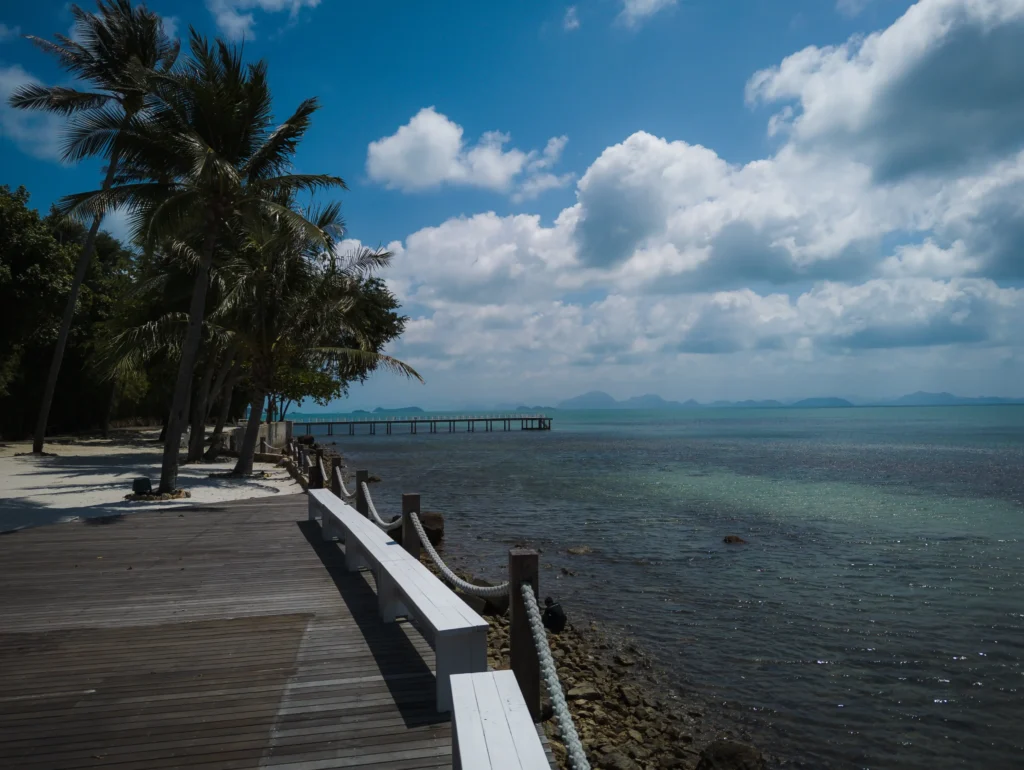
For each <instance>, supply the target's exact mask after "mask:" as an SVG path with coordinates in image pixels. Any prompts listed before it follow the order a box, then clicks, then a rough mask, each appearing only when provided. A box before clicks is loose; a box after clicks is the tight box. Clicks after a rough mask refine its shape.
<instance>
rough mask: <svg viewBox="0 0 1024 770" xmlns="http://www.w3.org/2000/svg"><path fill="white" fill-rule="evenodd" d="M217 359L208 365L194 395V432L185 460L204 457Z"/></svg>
mask: <svg viewBox="0 0 1024 770" xmlns="http://www.w3.org/2000/svg"><path fill="white" fill-rule="evenodd" d="M216 363H217V362H216V359H214V360H211V361H210V362H209V363H208V364H207V365H206V371H205V372H203V378H202V379H201V380H200V381H199V383H198V384H197V387H198V392H197V393H194V394H193V395H192V407H191V408H192V434H191V435H190V436H189V441H188V457H187V458H186V460H185V462H188V463H195V462H199V461H200V460H202V459H203V439H205V438H206V413H207V411H208V409H207V405H208V403H209V399H210V386H211V385H212V384H213V375H214V374H215V373H216V371H217V365H216Z"/></svg>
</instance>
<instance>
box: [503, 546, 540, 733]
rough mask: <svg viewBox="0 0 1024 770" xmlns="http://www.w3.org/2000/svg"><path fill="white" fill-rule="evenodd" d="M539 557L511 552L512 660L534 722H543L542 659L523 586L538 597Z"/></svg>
mask: <svg viewBox="0 0 1024 770" xmlns="http://www.w3.org/2000/svg"><path fill="white" fill-rule="evenodd" d="M539 566H540V564H539V556H538V554H537V552H536V551H534V550H532V549H529V548H511V549H509V552H508V581H509V592H510V602H509V611H510V612H511V619H510V622H509V630H508V641H509V648H510V649H509V655H510V657H511V659H512V672H513V673H514V674H515V675H516V681H517V682H519V689H520V690H522V693H523V698H524V699H525V700H526V707H527V709H529V711H530V716H531V717H533V721H534V722H539V721H540V658H539V657H538V656H537V648H536V647H535V646H534V644H533V632H532V631H530V619H529V617H528V616H527V614H526V603H525V602H524V601H523V595H522V593H521V592H520V588H519V587H520V586H521V585H522V584H523V583H529V584H530V585H531V586H533V595H534V596H537V591H538V577H539V571H540V570H539Z"/></svg>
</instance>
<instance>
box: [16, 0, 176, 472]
mask: <svg viewBox="0 0 1024 770" xmlns="http://www.w3.org/2000/svg"><path fill="white" fill-rule="evenodd" d="M97 8H98V10H97V12H96V13H89V12H87V11H84V10H82V9H81V8H79V7H78V6H77V5H72V6H71V13H72V15H73V16H74V19H75V27H74V29H75V38H76V39H75V40H72V39H70V38H67V37H65V36H64V35H55V36H54V37H55V39H56V42H53V41H50V40H45V39H43V38H39V37H34V36H32V35H28V36H27V37H28V39H29V40H31V41H32V42H33V43H35V44H36V45H37V46H38V47H39V48H41V49H42V50H43V51H45V52H47V53H49V54H52V55H54V56H55V57H57V59H58V60H59V62H60V64H61V67H63V68H64V69H65V70H66V71H67V72H69V73H70V74H72V75H73V76H74V77H75V78H77V79H79V80H80V81H82V85H83V86H85V87H86V88H87V90H79V89H77V88H68V87H65V86H44V85H39V84H28V85H24V86H21V87H20V88H18V89H17V90H15V92H14V93H13V94H12V95H11V97H10V100H9V102H10V104H11V106H12V107H17V108H19V109H28V110H44V111H46V112H52V113H56V114H59V115H66V116H70V117H71V118H72V120H73V122H72V130H71V131H70V132H69V134H68V136H67V141H66V143H65V147H64V152H63V157H64V160H65V161H78V160H81V159H82V158H84V157H86V156H89V155H103V156H105V157H106V158H107V172H106V178H105V179H104V181H103V188H104V189H107V188H109V187H110V185H111V184H112V182H113V180H114V177H115V174H116V173H117V166H118V144H119V143H118V137H119V136H120V134H121V132H122V131H123V130H124V129H125V128H126V127H127V126H128V125H129V124H131V123H132V121H134V120H135V119H136V116H137V115H138V114H139V113H140V112H141V111H142V110H143V109H144V108H145V106H146V103H147V98H148V96H149V93H150V73H151V71H153V70H162V71H167V70H169V69H170V68H171V67H172V66H173V65H174V62H175V59H176V58H177V56H178V43H177V41H172V40H170V39H169V38H168V37H167V35H166V34H164V30H163V25H162V23H161V20H160V17H159V16H157V15H156V14H155V13H153V12H151V11H149V10H147V9H146V8H145V7H144V6H137V7H135V8H133V7H132V5H131V2H129V0H99V2H98V3H97ZM97 126H102V128H103V130H102V131H96V130H95V129H96V127H97ZM102 219H103V211H101V210H98V211H96V212H95V214H94V215H93V220H92V226H91V227H90V228H89V232H88V235H87V236H86V239H85V243H84V244H83V245H82V252H81V254H80V255H79V257H78V264H77V265H76V266H75V275H74V279H73V280H72V283H71V291H70V292H69V294H68V299H67V304H66V306H65V308H64V316H63V318H62V319H61V325H60V332H59V333H58V335H57V345H56V347H55V348H54V351H53V359H52V361H51V363H50V371H49V374H48V376H47V378H46V385H45V387H44V388H43V400H42V403H41V404H40V406H39V417H38V419H37V421H36V430H35V437H34V440H33V442H32V451H33V452H35V453H36V454H38V453H41V452H42V451H43V442H44V439H45V437H46V425H47V421H48V420H49V417H50V406H51V404H52V403H53V394H54V391H55V389H56V387H57V377H58V376H59V374H60V367H61V362H62V361H63V359H64V349H65V347H66V345H67V341H68V333H69V332H70V330H71V321H72V318H73V316H74V313H75V305H76V303H77V302H78V293H79V290H80V289H81V287H82V282H83V281H84V280H85V273H86V270H87V269H88V267H89V262H90V261H91V260H92V256H93V252H94V251H95V248H96V234H97V233H98V232H99V229H100V222H101V221H102Z"/></svg>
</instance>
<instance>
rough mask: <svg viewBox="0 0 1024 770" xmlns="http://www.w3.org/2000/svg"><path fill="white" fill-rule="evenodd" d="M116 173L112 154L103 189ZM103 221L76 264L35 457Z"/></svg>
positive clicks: (45, 393) (40, 419) (38, 425)
mask: <svg viewBox="0 0 1024 770" xmlns="http://www.w3.org/2000/svg"><path fill="white" fill-rule="evenodd" d="M116 173H117V155H116V154H113V153H112V154H111V157H110V164H109V166H108V167H107V176H106V178H105V179H104V180H103V188H102V189H104V190H107V189H109V188H110V185H111V184H113V182H114V175H115V174H116ZM102 221H103V215H102V214H97V215H96V216H94V217H93V218H92V227H90V228H89V234H88V235H86V236H85V243H83V244H82V253H81V254H79V255H78V264H77V265H75V277H74V279H73V280H72V281H71V292H70V293H69V294H68V301H67V304H66V305H65V306H64V315H63V317H62V318H61V320H60V331H59V332H58V333H57V347H55V348H54V349H53V358H52V359H50V371H49V373H47V375H46V385H45V386H44V387H43V400H42V402H41V403H40V404H39V416H38V417H37V418H36V433H35V437H34V438H33V439H32V453H33V454H37V455H38V454H42V453H43V444H44V443H45V441H46V426H47V423H49V421H50V407H52V406H53V394H54V392H55V391H56V390H57V377H58V376H59V375H60V366H61V364H62V363H63V362H64V349H65V348H66V347H67V345H68V335H69V334H70V333H71V322H72V320H74V317H75V305H77V304H78V292H79V291H81V289H82V284H83V283H84V282H85V273H86V271H87V270H88V269H89V263H90V262H91V261H92V255H93V252H95V251H96V235H97V234H98V233H99V231H100V223H101V222H102Z"/></svg>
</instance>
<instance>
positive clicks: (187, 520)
mask: <svg viewBox="0 0 1024 770" xmlns="http://www.w3.org/2000/svg"><path fill="white" fill-rule="evenodd" d="M523 419H529V418H523ZM306 519H307V498H306V496H305V495H282V496H277V497H269V498H261V499H259V500H252V501H240V502H234V503H221V504H216V505H210V506H193V507H187V508H175V509H169V510H163V511H151V512H145V513H138V514H130V515H127V516H123V517H108V518H106V519H93V520H89V521H76V522H71V523H65V524H57V525H52V526H46V527H38V528H35V529H29V530H22V531H19V532H14V533H10V534H7V535H4V536H3V537H0V585H2V586H3V588H2V589H0V590H2V593H0V767H11V768H14V767H17V768H20V769H24V770H44V769H47V770H49V769H50V768H62V769H67V770H71V769H72V768H93V767H103V768H113V769H114V770H135V769H138V770H142V769H143V768H145V769H146V770H149V769H151V768H176V767H189V768H200V769H201V770H228V769H229V768H254V767H272V768H280V769H281V770H284V769H287V770H321V769H323V770H326V769H327V768H342V767H344V768H370V770H399V769H405V770H412V769H413V768H449V767H451V761H452V760H451V753H452V744H451V737H452V736H451V723H450V717H449V715H447V714H441V713H439V712H438V711H437V710H436V707H435V679H434V675H433V673H432V669H433V668H434V666H435V661H434V653H433V651H432V650H431V648H430V646H429V645H428V644H427V642H426V641H425V640H424V638H423V637H422V636H421V634H420V633H419V632H418V631H416V630H415V629H412V627H411V626H410V624H409V623H407V622H405V621H400V622H397V623H384V622H381V619H380V616H379V614H378V600H377V595H376V593H375V584H374V581H373V578H372V576H370V575H369V574H368V573H365V572H354V573H353V572H346V571H345V563H344V562H345V556H344V552H343V551H342V550H341V548H340V547H339V546H338V545H336V544H334V543H326V542H323V541H322V539H321V533H320V530H319V526H318V525H317V524H316V523H313V522H308V521H306Z"/></svg>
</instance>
